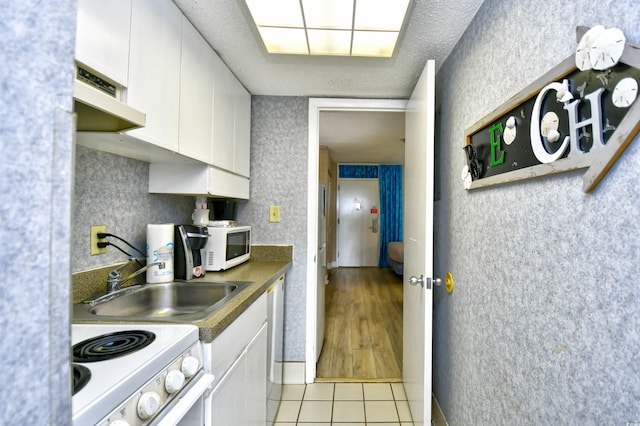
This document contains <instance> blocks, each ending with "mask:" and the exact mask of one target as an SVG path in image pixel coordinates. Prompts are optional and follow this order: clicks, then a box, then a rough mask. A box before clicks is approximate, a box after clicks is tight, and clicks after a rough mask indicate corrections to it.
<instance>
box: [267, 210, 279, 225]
mask: <svg viewBox="0 0 640 426" xmlns="http://www.w3.org/2000/svg"><path fill="white" fill-rule="evenodd" d="M269 222H280V206H269Z"/></svg>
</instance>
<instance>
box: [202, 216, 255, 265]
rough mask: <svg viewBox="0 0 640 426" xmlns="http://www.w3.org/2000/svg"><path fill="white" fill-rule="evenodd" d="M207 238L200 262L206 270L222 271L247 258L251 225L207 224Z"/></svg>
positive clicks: (249, 248)
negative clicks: (223, 225)
mask: <svg viewBox="0 0 640 426" xmlns="http://www.w3.org/2000/svg"><path fill="white" fill-rule="evenodd" d="M208 230H209V239H208V240H207V245H205V246H204V248H203V249H202V262H203V263H204V267H205V270H207V271H224V270H226V269H229V268H233V267H234V266H237V265H239V264H241V263H242V262H246V261H247V260H249V257H250V256H251V227H250V226H236V227H215V226H209V227H208Z"/></svg>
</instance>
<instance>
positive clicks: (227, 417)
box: [211, 324, 267, 426]
mask: <svg viewBox="0 0 640 426" xmlns="http://www.w3.org/2000/svg"><path fill="white" fill-rule="evenodd" d="M266 352H267V325H266V324H265V325H263V326H262V328H261V329H260V331H259V332H258V334H257V335H256V336H255V338H254V339H253V341H252V342H251V343H250V344H249V346H248V347H247V350H246V351H245V352H243V353H242V354H241V355H240V357H239V358H238V359H237V360H236V362H235V363H234V364H233V365H232V366H231V368H230V369H229V371H228V372H227V373H226V374H225V376H224V377H223V378H222V381H221V382H220V383H219V384H218V386H216V387H215V389H214V390H213V392H212V393H211V425H215V426H218V425H219V426H235V425H260V426H263V425H264V424H265V423H266V421H267V414H266V400H267V392H266V386H265V377H266V375H267V363H266V361H265V357H266Z"/></svg>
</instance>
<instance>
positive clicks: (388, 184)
mask: <svg viewBox="0 0 640 426" xmlns="http://www.w3.org/2000/svg"><path fill="white" fill-rule="evenodd" d="M378 181H379V182H380V259H379V261H378V266H380V267H381V268H388V267H389V262H387V253H388V250H387V245H388V244H389V242H390V241H402V166H401V165H380V172H379V174H378Z"/></svg>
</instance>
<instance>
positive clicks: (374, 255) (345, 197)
mask: <svg viewBox="0 0 640 426" xmlns="http://www.w3.org/2000/svg"><path fill="white" fill-rule="evenodd" d="M338 194H339V196H338V212H339V213H338V253H337V257H338V266H339V267H361V266H370V267H375V266H378V259H379V257H380V256H379V255H380V232H379V229H378V226H379V223H378V222H379V218H378V211H379V210H378V209H379V206H380V188H379V183H378V179H340V180H339V181H338Z"/></svg>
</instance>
